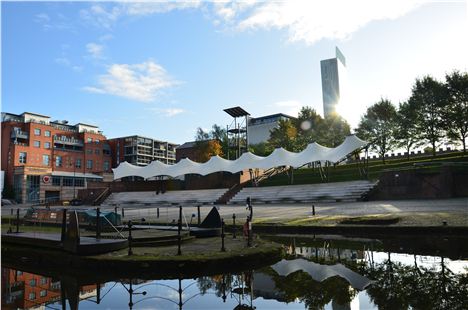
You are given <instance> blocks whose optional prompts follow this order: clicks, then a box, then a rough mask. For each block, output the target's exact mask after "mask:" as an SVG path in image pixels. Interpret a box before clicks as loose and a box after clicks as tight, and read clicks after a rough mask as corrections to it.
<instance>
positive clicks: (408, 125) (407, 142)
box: [393, 102, 421, 160]
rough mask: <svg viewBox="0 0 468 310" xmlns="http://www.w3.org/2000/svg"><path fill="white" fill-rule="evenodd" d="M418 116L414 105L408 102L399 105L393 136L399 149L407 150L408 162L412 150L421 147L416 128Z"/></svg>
mask: <svg viewBox="0 0 468 310" xmlns="http://www.w3.org/2000/svg"><path fill="white" fill-rule="evenodd" d="M417 115H418V114H417V110H416V108H415V106H414V105H410V104H409V103H408V102H403V103H400V104H399V107H398V112H397V115H396V126H395V128H394V133H393V135H394V137H395V139H396V140H397V141H396V145H397V147H402V148H404V149H405V150H406V154H407V155H406V156H407V159H408V160H409V158H410V150H411V148H412V147H417V146H419V145H421V142H420V139H419V137H418V129H417V127H416V119H417Z"/></svg>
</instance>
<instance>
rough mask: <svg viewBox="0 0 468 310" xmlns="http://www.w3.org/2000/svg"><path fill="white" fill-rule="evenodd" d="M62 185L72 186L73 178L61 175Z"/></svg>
mask: <svg viewBox="0 0 468 310" xmlns="http://www.w3.org/2000/svg"><path fill="white" fill-rule="evenodd" d="M63 186H73V178H72V177H63Z"/></svg>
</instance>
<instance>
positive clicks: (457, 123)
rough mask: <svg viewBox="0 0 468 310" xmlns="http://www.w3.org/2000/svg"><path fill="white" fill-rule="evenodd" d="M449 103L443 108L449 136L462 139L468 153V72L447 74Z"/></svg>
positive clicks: (445, 125) (457, 139) (458, 139)
mask: <svg viewBox="0 0 468 310" xmlns="http://www.w3.org/2000/svg"><path fill="white" fill-rule="evenodd" d="M445 79H446V84H445V87H446V88H447V92H446V95H447V105H446V106H445V108H444V109H443V112H442V113H443V122H444V127H445V130H446V131H447V136H448V137H449V138H450V139H452V140H454V141H460V142H461V143H462V145H463V153H464V154H466V138H467V136H468V73H467V72H464V73H460V72H458V71H454V72H452V73H451V74H447V75H446V76H445Z"/></svg>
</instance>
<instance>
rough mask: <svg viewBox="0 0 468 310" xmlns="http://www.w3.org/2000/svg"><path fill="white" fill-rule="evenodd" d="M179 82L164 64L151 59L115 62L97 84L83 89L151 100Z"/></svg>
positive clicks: (99, 78) (134, 98) (143, 100)
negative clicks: (128, 62) (136, 62)
mask: <svg viewBox="0 0 468 310" xmlns="http://www.w3.org/2000/svg"><path fill="white" fill-rule="evenodd" d="M177 84H179V82H178V81H175V80H173V79H172V78H171V77H170V76H169V75H168V74H167V72H166V70H165V69H164V68H163V67H162V66H160V65H159V64H157V63H155V62H153V61H151V60H149V61H146V62H143V63H140V64H113V65H111V66H110V67H109V68H108V70H107V73H106V74H103V75H100V76H99V77H98V85H97V86H87V87H84V88H83V90H85V91H88V92H93V93H100V94H109V95H114V96H120V97H125V98H128V99H132V100H137V101H142V102H151V101H154V100H155V99H156V97H157V95H158V94H159V93H160V92H161V91H162V90H164V89H166V88H170V87H173V86H175V85H177Z"/></svg>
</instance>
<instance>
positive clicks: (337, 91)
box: [320, 47, 346, 117]
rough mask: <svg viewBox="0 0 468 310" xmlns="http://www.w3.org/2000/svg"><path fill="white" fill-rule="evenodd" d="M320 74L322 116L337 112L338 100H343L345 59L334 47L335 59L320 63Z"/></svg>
mask: <svg viewBox="0 0 468 310" xmlns="http://www.w3.org/2000/svg"><path fill="white" fill-rule="evenodd" d="M320 68H321V73H322V96H323V116H324V117H327V116H329V115H330V114H333V113H336V112H337V109H336V108H337V106H338V104H340V99H342V98H343V90H344V84H345V82H344V78H345V75H346V59H345V57H344V55H343V54H342V53H341V51H340V50H339V49H338V47H336V57H335V58H330V59H325V60H322V61H320Z"/></svg>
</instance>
